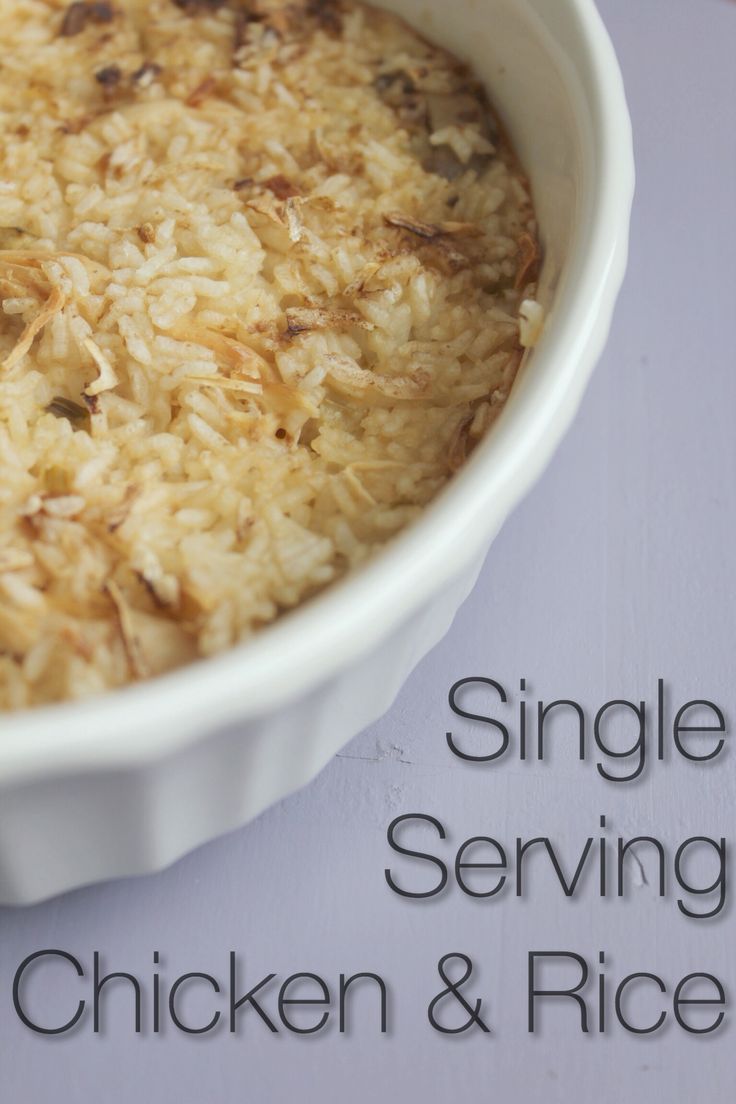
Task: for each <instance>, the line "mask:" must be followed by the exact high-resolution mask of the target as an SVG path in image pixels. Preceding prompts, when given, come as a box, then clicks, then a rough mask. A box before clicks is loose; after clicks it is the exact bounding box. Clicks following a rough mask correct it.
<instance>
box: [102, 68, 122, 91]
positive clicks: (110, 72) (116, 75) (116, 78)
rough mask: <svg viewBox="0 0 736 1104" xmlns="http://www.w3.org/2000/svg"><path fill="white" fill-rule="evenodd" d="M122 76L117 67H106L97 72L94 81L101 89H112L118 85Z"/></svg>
mask: <svg viewBox="0 0 736 1104" xmlns="http://www.w3.org/2000/svg"><path fill="white" fill-rule="evenodd" d="M122 76H123V74H122V73H121V71H120V66H119V65H106V66H105V68H104V69H98V70H97V72H96V73H95V80H96V81H97V83H98V84H101V85H102V86H103V88H114V87H115V85H116V84H119V83H120V81H121V79H122Z"/></svg>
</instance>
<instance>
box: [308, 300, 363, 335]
mask: <svg viewBox="0 0 736 1104" xmlns="http://www.w3.org/2000/svg"><path fill="white" fill-rule="evenodd" d="M286 324H287V333H288V334H289V335H290V336H291V337H296V335H297V334H301V333H308V332H309V331H310V330H344V329H347V328H349V327H350V326H359V327H360V328H361V329H363V330H372V329H374V326H373V323H372V322H366V320H365V318H363V316H362V315H361V314H358V313H357V312H356V311H346V310H323V309H322V308H321V307H289V309H288V310H287V312H286Z"/></svg>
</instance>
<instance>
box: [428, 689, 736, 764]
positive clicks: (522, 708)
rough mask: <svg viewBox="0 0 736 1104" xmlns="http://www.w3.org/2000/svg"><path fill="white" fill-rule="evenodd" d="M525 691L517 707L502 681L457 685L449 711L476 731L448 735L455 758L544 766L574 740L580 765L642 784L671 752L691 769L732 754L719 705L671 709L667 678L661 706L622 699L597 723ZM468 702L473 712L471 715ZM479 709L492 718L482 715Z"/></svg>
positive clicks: (606, 707)
mask: <svg viewBox="0 0 736 1104" xmlns="http://www.w3.org/2000/svg"><path fill="white" fill-rule="evenodd" d="M519 691H520V696H519V700H518V703H517V704H516V706H515V707H514V706H513V704H512V702H511V697H510V695H509V693H508V692H507V690H506V688H505V687H504V686H503V685H502V684H501V683H500V682H498V681H496V680H495V679H492V678H486V677H480V676H478V677H473V678H464V679H460V680H459V681H458V682H456V683H455V684H454V685H453V686H452V687H451V689H450V693H449V704H450V709H451V710H452V712H453V713H454V714H455V715H456V716H458V717H461V718H463V719H464V720H466V721H469V722H471V725H470V726H466V728H465V729H464V730H456V731H452V732H448V733H447V734H446V738H447V744H448V747H449V748H450V751H451V752H452V753H453V755H455V756H457V757H458V758H459V759H463V760H465V761H466V762H469V763H476V764H485V765H488V764H492V763H497V762H499V761H500V760H503V759H506V758H507V757H511V756H512V755H514V754H516V756H517V757H518V759H519V760H521V761H522V762H524V761H527V760H532V759H534V758H536V760H537V761H538V762H540V763H542V762H544V761H545V759H546V758H548V756H549V754H550V745H551V744H557V743H563V742H565V741H567V742H568V743H569V742H570V741H571V740H572V743H573V747H575V746H576V747H577V756H578V758H579V759H580V760H581V761H586V760H589V759H593V758H595V759H596V767H597V769H598V772H599V773H600V775H601V776H602V777H603V778H605V779H606V780H607V781H608V782H622V783H623V782H634V781H635V780H636V779H637V778H640V777H641V775H642V774H643V773H644V769H645V767H646V764H647V762H648V761H649V760H650V759H651V758H653V757H655V758H656V760H657V761H658V762H664V761H665V759H666V758H667V755H668V752H669V751H670V749H671V750H672V751H673V752H674V754H676V755H679V756H680V757H682V758H683V759H686V760H689V761H690V762H693V763H706V762H711V761H712V760H714V759H717V758H718V757H719V756H720V755H721V754H722V753H723V751H724V748H725V747H726V739H725V737H726V719H725V717H724V714H723V711H722V710H721V709H720V708H719V706H717V705H716V704H715V703H714V702H712V701H708V700H707V699H703V698H698V699H694V700H692V701H687V702H685V703H684V704H683V705H680V706H679V707H678V708H677V709H675V710H672V709H670V708H669V706H668V703H667V693H666V688H665V682H664V679H659V680H658V681H657V693H656V701H655V704H654V705H649V704H648V703H647V702H646V701H628V700H627V699H625V698H615V699H612V700H611V701H607V702H605V703H604V704H603V705H602V706H600V708H599V709H598V710H597V711H596V712H595V714H593V716H592V719H591V717H590V715H589V714H588V713H587V712H586V710H585V708H584V706H582V705H581V704H580V702H577V701H574V700H573V699H572V698H558V699H556V700H554V701H549V702H545V701H530V700H529V697H528V692H527V680H526V679H523V678H522V679H521V680H520V682H519ZM469 699H472V704H473V710H470V709H469V708H467V705H469V704H471V701H469ZM476 703H477V704H476ZM479 704H484V705H485V706H486V707H487V710H488V711H487V712H479V711H477V710H478V705H479ZM478 726H481V730H482V735H478ZM553 729H554V732H553Z"/></svg>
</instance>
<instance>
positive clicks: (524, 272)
mask: <svg viewBox="0 0 736 1104" xmlns="http://www.w3.org/2000/svg"><path fill="white" fill-rule="evenodd" d="M518 256H519V267H518V268H517V270H516V280H515V281H514V287H515V289H516V290H517V291H521V289H522V288H523V287H525V286H526V285H527V284H528V283H530V282H531V281H532V280H536V278H537V267H538V263H539V260H540V250H539V246H538V245H537V243H536V241H535V240H534V238H533V237H532V236H531V234H528V233H524V234H522V235H521V237H520V238H519V254H518Z"/></svg>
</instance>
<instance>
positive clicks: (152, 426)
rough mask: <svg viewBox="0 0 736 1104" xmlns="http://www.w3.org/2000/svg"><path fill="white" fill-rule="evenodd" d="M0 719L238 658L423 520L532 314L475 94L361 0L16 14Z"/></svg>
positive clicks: (1, 240)
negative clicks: (272, 625) (237, 650)
mask: <svg viewBox="0 0 736 1104" xmlns="http://www.w3.org/2000/svg"><path fill="white" fill-rule="evenodd" d="M0 16H1V19H2V21H1V23H0V44H1V45H2V52H1V53H0V299H1V307H2V309H1V310H0V708H2V709H15V708H21V707H24V706H28V705H32V704H36V703H44V702H49V701H55V700H60V699H65V698H76V697H80V696H85V695H89V694H92V693H96V692H99V691H102V690H104V689H106V688H109V687H114V686H119V685H122V684H125V683H127V682H129V681H131V680H134V679H140V678H146V677H149V676H151V675H154V674H157V673H159V672H162V671H164V670H167V669H170V668H172V667H175V666H177V665H180V664H183V663H185V662H188V661H190V660H192V659H194V658H196V657H197V656H204V655H210V654H212V653H214V652H217V651H219V650H221V649H223V648H227V647H229V646H231V645H233V644H234V643H235V642H237V641H239V640H242V639H244V638H246V637H248V636H249V635H250V634H252V633H253V632H255V631H257V630H258V629H259V627H261V626H264V625H267V624H268V623H269V622H271V621H273V620H274V619H275V618H276V617H278V616H279V615H280V614H281V613H282V612H283V611H286V610H288V609H290V608H292V607H294V606H296V605H298V604H299V603H301V602H303V601H305V600H306V599H307V598H309V597H310V596H311V595H313V594H315V593H316V592H318V591H319V590H321V589H322V588H324V587H325V586H326V585H327V584H329V583H331V582H332V581H333V580H335V579H337V578H339V577H340V576H342V575H343V574H344V573H345V572H346V571H348V570H352V569H354V568H356V567H358V566H359V565H361V564H362V563H364V562H365V561H366V560H367V559H368V558H369V557H371V556H372V555H373V554H374V553H375V551H376V550H377V549H379V548H380V547H381V546H382V545H384V544H385V543H386V542H387V541H388V540H390V539H391V538H392V537H394V536H395V535H396V534H397V533H398V532H399V531H400V530H402V529H403V528H404V527H405V526H406V525H407V524H409V523H410V522H411V521H412V520H413V519H414V518H416V517H417V515H418V513H419V512H420V511H421V510H422V509H423V508H424V507H425V506H426V505H427V504H428V503H429V502H430V501H431V499H432V498H433V497H434V496H435V495H436V494H437V492H438V491H439V490H440V489H441V488H442V487H443V485H444V484H445V483H446V482H447V481H448V479H449V478H450V477H451V476H452V474H453V473H454V472H455V471H457V469H458V468H459V467H460V466H461V465H462V464H463V462H464V460H465V458H466V456H467V455H469V453H470V451H471V450H472V448H473V446H474V444H475V443H476V442H477V441H478V440H479V438H480V437H481V436H482V435H483V434H484V433H485V432H486V430H487V429H488V428H489V426H490V425H491V423H492V422H493V420H494V418H495V417H496V415H497V414H498V412H499V411H500V409H501V408H502V406H503V403H504V401H505V399H506V397H507V396H508V393H509V390H510V388H511V385H512V383H513V381H514V377H515V375H516V373H517V370H518V367H519V364H520V361H521V357H522V354H523V348H524V346H525V345H531V344H533V343H534V341H535V339H536V336H537V333H538V329H539V325H540V320H541V312H540V308H539V307H538V306H537V304H536V302H535V299H534V296H535V291H536V284H535V281H536V278H537V267H538V254H539V250H538V246H537V236H536V226H535V222H534V214H533V209H532V204H531V200H530V194H529V189H528V186H527V183H526V181H525V179H524V176H523V173H522V172H521V170H520V168H519V166H518V164H517V163H516V161H515V159H514V157H513V154H512V152H511V150H510V148H509V145H508V142H507V141H506V140H505V138H504V136H503V133H502V131H501V129H500V127H499V125H498V123H497V122H496V120H495V118H494V116H493V114H492V112H491V110H490V108H489V105H488V102H487V100H486V98H485V94H484V92H483V91H482V89H481V87H480V86H479V85H478V84H477V82H476V81H475V80H474V79H473V78H472V75H471V74H470V73H469V72H468V70H467V69H466V68H465V67H463V66H462V65H461V64H460V63H459V62H457V61H456V60H455V59H454V58H453V57H451V56H450V55H448V54H447V53H446V52H444V51H443V50H441V49H438V48H436V47H433V46H430V45H429V44H428V43H427V42H426V41H425V40H424V39H423V38H422V37H420V35H418V34H417V33H416V32H415V31H413V30H411V29H410V28H409V27H407V26H406V24H404V23H403V22H401V21H400V20H398V19H397V18H396V17H394V16H391V15H388V14H386V13H384V12H379V11H377V10H374V9H372V8H370V7H367V6H364V5H362V4H358V3H352V2H347V0H292V2H290V3H284V2H283V0H153V2H150V0H145V2H144V0H114V2H105V0H103V2H90V3H73V4H71V6H69V5H68V4H66V3H63V2H62V0H0Z"/></svg>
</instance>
